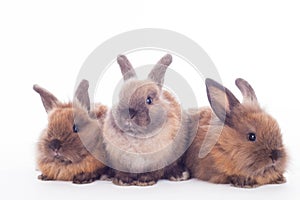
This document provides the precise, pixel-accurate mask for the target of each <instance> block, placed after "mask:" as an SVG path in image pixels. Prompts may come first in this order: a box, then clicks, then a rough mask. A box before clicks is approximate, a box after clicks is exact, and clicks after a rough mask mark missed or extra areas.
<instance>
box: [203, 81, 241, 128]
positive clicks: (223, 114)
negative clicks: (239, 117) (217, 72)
mask: <svg viewBox="0 0 300 200" xmlns="http://www.w3.org/2000/svg"><path fill="white" fill-rule="evenodd" d="M205 84H206V90H207V97H208V100H209V103H210V105H211V107H212V109H213V111H214V113H215V114H216V115H217V117H218V118H219V119H220V120H221V121H223V122H225V123H226V124H228V125H230V119H229V118H230V113H231V111H232V109H233V107H235V106H237V105H239V104H240V102H239V100H238V99H237V98H236V97H235V96H234V95H233V94H232V93H231V92H230V91H229V90H228V89H227V88H225V87H223V86H222V85H221V84H219V83H218V82H216V81H214V80H212V79H206V80H205Z"/></svg>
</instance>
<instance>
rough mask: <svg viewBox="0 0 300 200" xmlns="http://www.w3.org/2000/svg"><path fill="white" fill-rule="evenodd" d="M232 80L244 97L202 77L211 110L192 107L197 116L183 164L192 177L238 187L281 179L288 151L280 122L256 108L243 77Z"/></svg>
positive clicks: (281, 180) (272, 182) (250, 90)
mask: <svg viewBox="0 0 300 200" xmlns="http://www.w3.org/2000/svg"><path fill="white" fill-rule="evenodd" d="M235 83H236V85H237V87H238V88H239V89H240V91H241V92H242V94H243V98H244V100H243V103H240V102H239V101H238V99H237V98H236V97H235V96H234V95H233V94H232V93H231V92H230V91H229V90H228V89H227V88H225V87H223V86H222V85H220V84H219V83H217V82H215V81H214V80H211V79H207V80H206V88H207V96H208V99H209V102H210V105H211V107H212V110H213V112H212V111H211V109H209V108H203V109H200V111H199V110H198V111H197V112H191V117H192V118H193V120H194V122H196V123H194V124H193V123H192V126H193V127H191V129H193V128H195V127H198V131H197V135H196V138H195V140H194V141H193V143H192V145H191V146H190V147H189V149H188V151H187V153H186V166H187V167H188V169H189V170H190V172H191V176H192V177H195V178H198V179H201V180H205V181H209V182H213V183H223V184H227V183H230V184H232V185H233V186H236V187H247V188H248V187H257V186H260V185H264V184H280V183H284V182H285V177H284V176H283V173H284V172H285V169H286V162H287V154H286V151H285V148H284V146H283V143H282V136H281V132H280V129H279V126H278V124H277V122H276V120H275V119H274V118H272V117H271V116H270V115H268V114H267V113H266V112H264V111H263V110H262V109H261V108H260V106H259V104H258V102H257V98H256V95H255V93H254V90H253V89H252V87H251V86H250V85H249V84H248V83H247V82H246V81H245V80H243V79H237V80H236V82H235Z"/></svg>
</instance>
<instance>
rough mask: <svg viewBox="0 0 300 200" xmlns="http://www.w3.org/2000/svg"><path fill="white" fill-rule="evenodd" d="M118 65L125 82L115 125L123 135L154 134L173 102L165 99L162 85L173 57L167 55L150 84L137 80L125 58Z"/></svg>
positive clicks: (119, 60) (161, 60)
mask: <svg viewBox="0 0 300 200" xmlns="http://www.w3.org/2000/svg"><path fill="white" fill-rule="evenodd" d="M117 61H118V63H119V65H120V68H121V71H122V74H123V78H124V81H125V82H124V85H123V87H122V88H121V91H120V93H119V102H118V104H117V105H115V106H114V107H113V108H112V114H113V118H114V121H115V124H116V126H117V127H118V128H119V129H120V130H121V131H123V132H127V133H131V134H140V135H141V134H146V133H153V132H154V131H156V130H157V129H158V128H161V127H162V126H163V124H164V121H165V120H166V115H167V112H168V107H169V102H168V100H167V99H166V98H165V97H164V95H163V90H162V84H163V82H164V75H165V72H166V69H167V67H168V66H169V65H170V64H171V62H172V57H171V55H169V54H167V55H165V56H164V57H163V58H161V59H160V60H159V62H158V63H157V64H156V65H155V66H154V67H153V69H152V71H151V72H150V73H149V75H148V78H147V79H146V80H138V79H137V77H136V73H135V71H134V69H133V67H132V65H131V64H130V62H129V61H128V59H127V58H126V57H125V56H124V55H121V56H119V57H118V58H117Z"/></svg>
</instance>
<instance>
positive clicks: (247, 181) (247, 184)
mask: <svg viewBox="0 0 300 200" xmlns="http://www.w3.org/2000/svg"><path fill="white" fill-rule="evenodd" d="M228 179H229V180H228V181H229V182H230V183H231V185H232V186H234V187H240V188H255V187H258V186H259V184H258V183H257V181H256V180H254V179H252V178H250V177H245V176H237V175H233V176H230V177H229V178H228Z"/></svg>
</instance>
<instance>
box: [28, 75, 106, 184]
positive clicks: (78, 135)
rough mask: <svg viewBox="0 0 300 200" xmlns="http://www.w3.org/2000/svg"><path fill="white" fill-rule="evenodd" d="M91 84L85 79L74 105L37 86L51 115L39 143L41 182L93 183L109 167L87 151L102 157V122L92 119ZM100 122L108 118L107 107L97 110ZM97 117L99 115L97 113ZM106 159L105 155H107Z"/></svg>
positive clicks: (76, 95) (38, 163)
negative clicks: (63, 101)
mask: <svg viewBox="0 0 300 200" xmlns="http://www.w3.org/2000/svg"><path fill="white" fill-rule="evenodd" d="M88 87H89V84H88V82H87V81H86V80H83V81H82V82H81V83H80V84H79V86H78V88H77V91H76V94H75V99H74V102H73V103H71V102H70V103H61V102H60V101H58V100H57V98H56V97H55V96H54V95H53V94H51V93H50V92H48V91H47V90H45V89H43V88H41V87H39V86H38V85H34V87H33V88H34V90H35V91H36V92H37V93H39V94H40V96H41V99H42V102H43V104H44V107H45V109H46V111H47V113H48V121H49V122H48V127H47V128H46V129H45V130H44V131H43V132H42V135H41V137H40V139H39V142H38V152H37V153H38V154H37V165H38V169H39V170H40V171H41V172H42V174H41V175H40V176H39V177H38V178H39V179H41V180H63V181H73V182H74V183H90V182H92V181H94V180H96V179H99V178H100V176H101V175H102V174H103V173H104V172H105V171H106V167H105V165H104V164H103V163H102V162H100V161H99V160H98V159H96V158H95V157H94V156H93V155H92V154H91V153H90V152H89V151H88V150H87V149H86V146H84V145H83V143H84V144H85V145H88V149H89V150H93V154H97V156H96V157H98V156H101V154H102V153H103V152H104V151H103V150H102V148H103V147H102V145H101V143H102V133H101V129H102V128H101V123H100V125H99V123H98V121H97V119H96V118H95V116H94V118H95V119H92V118H91V117H90V115H89V114H90V100H89V96H88ZM95 112H96V115H97V117H98V118H99V121H101V118H104V116H105V115H106V107H105V106H99V107H98V108H97V110H96V111H95ZM94 114H95V113H94ZM103 158H104V156H103Z"/></svg>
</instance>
